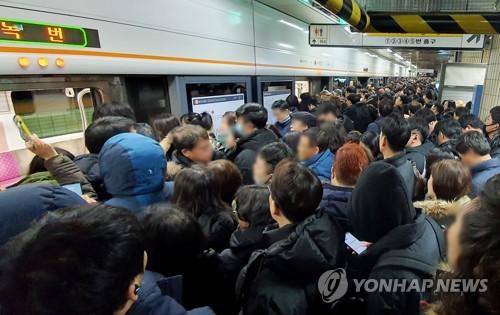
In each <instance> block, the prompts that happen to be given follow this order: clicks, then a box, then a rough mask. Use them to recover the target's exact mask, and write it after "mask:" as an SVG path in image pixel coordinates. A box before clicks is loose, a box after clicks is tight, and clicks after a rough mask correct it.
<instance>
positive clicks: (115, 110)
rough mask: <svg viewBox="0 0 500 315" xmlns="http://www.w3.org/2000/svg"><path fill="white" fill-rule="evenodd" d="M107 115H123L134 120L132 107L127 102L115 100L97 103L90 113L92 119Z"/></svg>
mask: <svg viewBox="0 0 500 315" xmlns="http://www.w3.org/2000/svg"><path fill="white" fill-rule="evenodd" d="M109 116H118V117H125V118H129V119H132V120H133V121H135V113H134V110H133V109H132V107H130V105H128V104H125V103H121V102H115V101H112V102H109V103H103V104H97V105H96V106H95V108H94V113H93V114H92V121H96V120H97V119H99V118H102V117H109Z"/></svg>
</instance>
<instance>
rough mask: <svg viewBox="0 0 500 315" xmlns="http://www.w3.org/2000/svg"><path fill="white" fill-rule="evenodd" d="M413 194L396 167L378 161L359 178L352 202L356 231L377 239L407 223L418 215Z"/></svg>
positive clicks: (364, 237)
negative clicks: (413, 202)
mask: <svg viewBox="0 0 500 315" xmlns="http://www.w3.org/2000/svg"><path fill="white" fill-rule="evenodd" d="M411 199H412V198H411V194H410V193H409V192H408V189H407V185H406V184H405V182H404V180H403V177H402V176H401V174H400V172H399V171H398V169H397V168H396V167H394V166H393V165H391V164H388V163H385V162H375V163H373V164H371V165H370V166H368V167H367V168H365V169H364V170H363V172H362V173H361V175H360V176H359V178H358V182H357V184H356V187H355V188H354V190H353V192H352V200H351V203H350V205H349V221H350V223H351V226H352V230H353V234H354V235H355V236H356V237H357V238H358V239H360V240H363V241H367V242H371V243H374V242H377V241H378V240H379V239H380V238H382V237H383V236H384V235H386V234H387V233H388V232H389V231H391V230H392V229H394V228H396V227H398V226H400V225H404V224H408V223H410V222H412V221H413V218H414V217H415V215H416V211H415V208H414V207H413V204H412V202H411Z"/></svg>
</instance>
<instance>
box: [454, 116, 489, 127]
mask: <svg viewBox="0 0 500 315" xmlns="http://www.w3.org/2000/svg"><path fill="white" fill-rule="evenodd" d="M458 123H459V124H460V126H461V127H462V129H467V127H468V126H471V127H472V128H475V129H481V128H483V122H482V121H481V119H479V118H478V117H477V116H476V115H474V114H466V115H462V116H460V118H459V119H458Z"/></svg>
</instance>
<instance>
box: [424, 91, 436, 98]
mask: <svg viewBox="0 0 500 315" xmlns="http://www.w3.org/2000/svg"><path fill="white" fill-rule="evenodd" d="M425 97H426V98H427V99H430V100H433V99H434V91H432V90H427V91H425Z"/></svg>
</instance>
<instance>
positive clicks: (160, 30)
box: [0, 0, 408, 175]
mask: <svg viewBox="0 0 500 315" xmlns="http://www.w3.org/2000/svg"><path fill="white" fill-rule="evenodd" d="M117 6H119V8H118V7H117ZM0 12H2V13H1V15H0V26H1V27H0V65H1V66H0V152H3V153H1V154H2V155H8V156H7V157H6V158H7V159H8V160H10V161H12V159H13V160H14V161H15V162H16V164H17V167H18V169H17V170H16V172H17V173H19V175H22V174H25V173H26V169H24V168H25V167H26V165H28V163H29V160H30V159H31V157H32V154H31V153H30V152H28V151H27V150H26V149H25V144H24V141H23V140H22V139H21V137H20V136H19V132H18V130H17V127H16V125H15V124H14V122H13V116H14V115H20V116H21V117H22V118H23V119H24V121H25V122H26V125H27V126H28V128H29V129H30V130H31V132H33V133H35V134H37V135H39V136H40V137H41V138H43V139H45V140H46V141H47V142H49V143H53V144H56V145H57V146H59V147H62V148H65V149H68V150H70V151H71V152H73V153H75V154H81V153H83V152H84V151H85V146H84V142H83V139H82V138H83V130H85V128H86V126H87V125H88V124H89V123H90V122H91V116H92V111H93V106H94V105H96V104H98V103H102V102H107V101H110V100H116V101H122V102H127V103H129V104H131V105H132V106H133V107H134V109H135V112H136V115H137V120H138V121H140V122H147V121H148V120H149V118H150V117H151V116H152V115H154V114H157V113H159V112H171V113H173V114H175V115H177V116H180V115H181V114H183V113H186V112H188V111H196V112H202V111H208V112H209V113H211V114H212V115H213V116H214V119H215V120H216V121H217V119H218V118H219V117H220V115H221V111H223V110H231V109H235V108H236V107H237V106H238V105H239V104H242V103H243V102H251V101H254V102H259V103H263V104H264V105H266V106H270V102H272V101H273V100H276V99H277V98H280V97H286V96H287V95H289V94H300V93H301V92H307V91H312V92H316V93H317V92H319V91H321V90H322V89H323V87H325V86H326V87H329V88H331V87H332V82H333V81H334V80H335V79H337V82H345V81H346V80H347V81H348V82H347V83H349V81H351V80H352V79H353V78H357V79H362V80H365V82H366V81H367V80H370V81H372V82H375V81H378V80H382V79H384V78H386V79H387V78H390V77H403V76H406V74H407V73H408V66H405V65H404V64H403V63H400V62H397V61H396V60H391V59H385V58H381V57H380V58H379V57H374V55H372V54H370V53H367V52H366V51H364V50H360V49H348V48H328V49H327V48H321V47H310V46H309V43H308V40H309V34H308V32H309V31H308V30H309V25H308V23H310V22H313V21H316V22H317V21H322V22H325V23H332V22H334V21H332V19H333V18H334V17H332V16H328V15H327V14H326V13H325V12H323V11H320V10H316V9H314V8H312V7H310V6H304V12H303V19H302V20H299V19H296V18H293V17H291V16H289V15H286V14H284V13H282V12H280V11H278V10H275V9H273V8H270V7H268V6H266V5H264V4H262V3H260V2H258V1H251V0H245V1H232V0H208V1H197V0H185V1H175V0H167V1H165V0H151V1H148V2H147V3H145V2H140V1H131V0H125V1H120V2H119V4H118V3H117V2H115V1H97V0H89V1H81V2H74V1H57V0H46V1H43V2H40V1H35V0H19V1H17V0H11V1H0ZM200 16H203V17H204V18H203V19H201V20H200V18H199V17H200ZM221 96H222V98H220V97H221ZM228 96H229V97H228ZM216 124H217V122H216ZM16 172H14V173H16Z"/></svg>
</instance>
